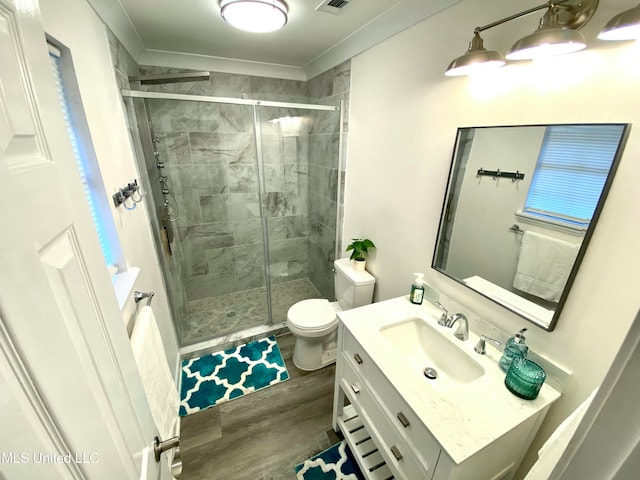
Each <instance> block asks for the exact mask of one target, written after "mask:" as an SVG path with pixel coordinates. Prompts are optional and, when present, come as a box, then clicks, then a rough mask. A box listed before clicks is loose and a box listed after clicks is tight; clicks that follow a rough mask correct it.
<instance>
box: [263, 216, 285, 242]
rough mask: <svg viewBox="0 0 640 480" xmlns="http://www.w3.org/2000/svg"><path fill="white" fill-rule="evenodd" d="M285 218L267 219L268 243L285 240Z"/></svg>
mask: <svg viewBox="0 0 640 480" xmlns="http://www.w3.org/2000/svg"><path fill="white" fill-rule="evenodd" d="M285 219H286V217H270V218H267V231H268V232H269V241H270V242H273V241H277V240H285V239H286V238H287V229H286V220H285Z"/></svg>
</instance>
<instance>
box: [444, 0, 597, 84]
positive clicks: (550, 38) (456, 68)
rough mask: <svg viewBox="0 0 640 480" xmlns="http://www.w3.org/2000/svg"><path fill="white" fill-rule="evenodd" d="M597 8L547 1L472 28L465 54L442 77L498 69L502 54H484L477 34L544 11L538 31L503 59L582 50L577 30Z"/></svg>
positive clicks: (580, 1)
mask: <svg viewBox="0 0 640 480" xmlns="http://www.w3.org/2000/svg"><path fill="white" fill-rule="evenodd" d="M597 7H598V0H557V1H554V0H550V1H548V2H546V3H544V4H542V5H538V6H536V7H532V8H530V9H528V10H524V11H522V12H519V13H516V14H514V15H510V16H508V17H505V18H502V19H500V20H497V21H495V22H492V23H489V24H487V25H484V26H482V27H476V28H475V30H474V37H473V39H472V40H471V43H469V49H468V50H467V53H465V54H464V55H462V56H461V57H458V58H456V59H455V60H454V61H452V62H451V63H450V64H449V67H448V68H447V70H446V72H445V75H447V76H458V75H468V74H470V73H472V72H476V71H479V70H484V69H490V68H496V67H501V66H502V65H504V64H505V63H506V62H505V60H504V58H503V57H502V54H501V53H500V52H497V51H494V50H486V49H485V48H484V46H483V41H482V38H481V37H480V32H482V31H484V30H488V29H490V28H493V27H496V26H498V25H502V24H503V23H506V22H509V21H511V20H515V19H516V18H520V17H524V16H525V15H529V14H531V13H534V12H538V11H540V10H545V9H546V10H547V11H546V13H545V14H544V16H543V17H542V19H541V21H540V26H539V28H538V30H536V32H534V33H533V34H531V35H528V36H526V37H524V38H522V39H520V40H518V41H517V42H516V43H515V44H514V46H513V47H512V48H511V50H510V51H509V53H508V54H507V55H506V59H507V60H525V59H532V58H537V57H539V56H543V55H545V56H548V55H561V54H564V53H569V52H575V51H578V50H582V49H583V48H585V47H586V45H587V44H586V42H585V40H584V37H583V36H582V35H581V34H580V33H579V32H578V31H577V29H578V28H580V27H581V26H583V25H584V24H585V23H587V22H588V21H589V20H590V19H591V17H592V16H593V14H594V13H595V11H596V8H597Z"/></svg>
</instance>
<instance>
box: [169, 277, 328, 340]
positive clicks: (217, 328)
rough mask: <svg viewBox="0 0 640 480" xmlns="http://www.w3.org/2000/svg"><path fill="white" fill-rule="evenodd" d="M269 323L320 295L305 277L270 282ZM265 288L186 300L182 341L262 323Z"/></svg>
mask: <svg viewBox="0 0 640 480" xmlns="http://www.w3.org/2000/svg"><path fill="white" fill-rule="evenodd" d="M271 290H272V294H271V307H272V312H273V323H282V322H286V321H287V311H288V310H289V307H291V305H293V304H294V303H296V302H299V301H300V300H305V299H307V298H322V295H321V294H320V292H319V291H318V289H317V288H316V287H315V285H314V284H313V283H311V281H310V280H309V279H308V278H301V279H298V280H292V281H290V282H284V283H277V284H274V285H272V286H271ZM267 322H268V316H267V289H266V287H260V288H253V289H251V290H244V291H242V292H234V293H227V294H225V295H220V296H218V297H207V298H203V299H199V300H193V301H191V302H189V317H188V320H187V322H186V324H184V325H183V326H182V342H181V344H182V345H190V344H193V343H197V342H202V341H204V340H209V339H211V338H215V337H219V336H222V335H227V334H229V333H233V332H237V331H239V330H244V329H247V328H251V327H256V326H259V325H266V324H267Z"/></svg>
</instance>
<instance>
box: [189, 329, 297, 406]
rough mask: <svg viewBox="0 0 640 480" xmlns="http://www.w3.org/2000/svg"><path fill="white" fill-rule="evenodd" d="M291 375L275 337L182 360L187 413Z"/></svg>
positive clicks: (236, 396)
mask: <svg viewBox="0 0 640 480" xmlns="http://www.w3.org/2000/svg"><path fill="white" fill-rule="evenodd" d="M288 379H289V372H288V371H287V367H286V366H285V364H284V360H283V359H282V354H281V353H280V348H278V343H277V342H276V338H275V337H273V336H272V337H268V338H263V339H262V340H258V341H255V342H251V343H247V344H245V345H240V346H238V347H233V348H230V349H228V350H224V351H221V352H216V353H212V354H211V355H206V356H203V357H198V358H192V359H190V360H184V361H183V362H182V387H181V391H180V416H181V417H184V416H186V415H189V414H191V413H196V412H199V411H201V410H204V409H206V408H209V407H213V406H214V405H219V404H221V403H224V402H228V401H229V400H233V399H234V398H238V397H240V396H242V395H246V394H248V393H252V392H257V391H258V390H261V389H263V388H266V387H268V386H270V385H275V384H276V383H280V382H283V381H285V380H288Z"/></svg>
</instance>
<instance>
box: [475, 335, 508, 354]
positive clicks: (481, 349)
mask: <svg viewBox="0 0 640 480" xmlns="http://www.w3.org/2000/svg"><path fill="white" fill-rule="evenodd" d="M487 340H489V341H490V342H492V343H493V344H494V345H495V346H496V347H499V346H500V345H502V343H501V342H500V340H496V339H495V338H491V337H487V336H486V335H481V336H480V340H478V344H477V345H476V346H475V348H474V350H475V351H476V353H479V354H480V355H484V354H485V353H487V349H486V347H485V344H486V342H487Z"/></svg>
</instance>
